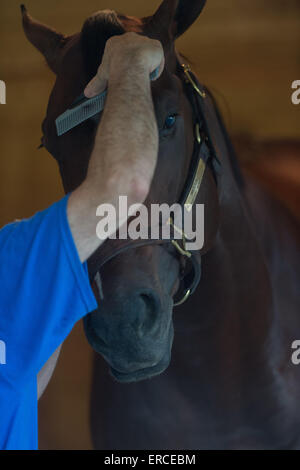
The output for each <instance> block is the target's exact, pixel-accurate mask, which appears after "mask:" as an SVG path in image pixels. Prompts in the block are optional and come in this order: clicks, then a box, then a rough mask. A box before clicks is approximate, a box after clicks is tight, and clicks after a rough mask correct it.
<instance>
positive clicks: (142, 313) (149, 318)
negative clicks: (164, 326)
mask: <svg viewBox="0 0 300 470" xmlns="http://www.w3.org/2000/svg"><path fill="white" fill-rule="evenodd" d="M137 306H138V308H137V310H136V322H137V326H138V331H139V332H140V333H142V334H145V333H147V332H149V331H150V330H152V329H153V327H154V326H155V324H156V323H157V315H158V313H159V311H160V300H159V298H158V296H157V295H156V294H155V293H154V292H151V291H150V292H141V293H139V294H138V303H137Z"/></svg>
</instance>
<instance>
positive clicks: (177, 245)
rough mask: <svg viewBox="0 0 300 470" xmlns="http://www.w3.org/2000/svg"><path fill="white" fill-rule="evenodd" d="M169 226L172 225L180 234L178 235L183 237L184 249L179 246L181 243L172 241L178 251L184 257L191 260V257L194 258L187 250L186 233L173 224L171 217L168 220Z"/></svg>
mask: <svg viewBox="0 0 300 470" xmlns="http://www.w3.org/2000/svg"><path fill="white" fill-rule="evenodd" d="M167 224H168V225H170V226H171V227H173V228H174V230H175V231H176V232H178V233H179V234H180V235H181V237H182V246H183V248H182V247H181V246H180V245H179V243H178V242H177V241H176V240H171V243H172V245H173V246H174V247H175V248H176V250H177V251H178V252H179V253H180V254H181V255H182V256H187V258H190V257H191V256H192V254H191V253H190V252H189V251H187V250H186V248H185V241H186V235H185V233H184V231H183V230H181V229H180V228H178V227H177V226H176V225H175V224H174V222H173V220H172V218H171V217H170V218H169V219H168V220H167Z"/></svg>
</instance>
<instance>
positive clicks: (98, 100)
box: [55, 67, 159, 136]
mask: <svg viewBox="0 0 300 470" xmlns="http://www.w3.org/2000/svg"><path fill="white" fill-rule="evenodd" d="M158 72H159V67H158V68H157V69H155V70H154V71H153V72H152V73H151V74H150V80H155V79H156V78H157V76H158ZM82 96H83V98H81V96H80V97H79V98H78V99H79V101H81V100H82V99H83V102H81V103H80V104H78V105H77V106H75V107H74V108H72V109H68V110H67V111H65V112H64V113H63V114H61V115H60V116H59V117H58V118H57V119H56V121H55V124H56V131H57V135H58V136H61V135H63V134H65V133H66V132H68V131H70V130H71V129H73V128H74V127H76V126H78V125H79V124H81V123H82V122H84V121H87V120H88V119H90V118H91V117H93V116H95V115H96V114H98V113H101V111H103V109H104V105H105V100H106V96H107V91H106V90H105V91H104V92H103V93H101V94H100V95H97V96H95V97H94V98H86V97H84V95H82ZM76 101H77V100H76Z"/></svg>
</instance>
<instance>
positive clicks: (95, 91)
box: [84, 72, 107, 98]
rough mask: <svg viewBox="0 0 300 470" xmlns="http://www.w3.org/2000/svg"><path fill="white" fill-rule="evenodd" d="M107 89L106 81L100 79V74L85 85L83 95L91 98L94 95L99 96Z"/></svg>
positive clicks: (103, 78)
mask: <svg viewBox="0 0 300 470" xmlns="http://www.w3.org/2000/svg"><path fill="white" fill-rule="evenodd" d="M106 88H107V79H106V77H101V72H100V73H99V72H98V73H97V75H96V76H95V77H94V78H93V79H92V80H91V81H90V82H89V83H88V84H87V86H86V88H85V90H84V94H85V96H86V97H87V98H93V97H94V96H96V95H99V94H100V93H102V92H103V91H104V90H105V89H106Z"/></svg>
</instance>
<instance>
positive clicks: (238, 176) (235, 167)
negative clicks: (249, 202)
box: [205, 88, 245, 190]
mask: <svg viewBox="0 0 300 470" xmlns="http://www.w3.org/2000/svg"><path fill="white" fill-rule="evenodd" d="M205 91H206V93H207V94H208V95H209V96H210V99H211V100H212V102H213V105H214V108H215V112H216V115H217V118H218V121H219V125H220V128H221V130H222V133H223V136H224V139H225V142H226V145H227V148H228V155H229V162H230V165H231V169H232V173H233V176H234V179H235V181H236V183H237V185H238V187H239V188H240V190H243V189H244V187H245V180H244V177H243V174H242V172H241V169H240V166H239V163H238V158H237V155H236V152H235V149H234V146H233V144H232V142H231V139H230V137H229V135H228V132H227V129H226V127H225V124H224V121H223V118H222V116H221V113H220V111H219V107H218V105H217V103H216V99H215V97H214V96H213V94H212V93H211V92H210V91H209V90H208V89H207V88H205Z"/></svg>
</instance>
